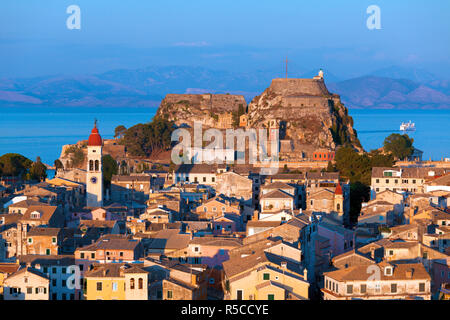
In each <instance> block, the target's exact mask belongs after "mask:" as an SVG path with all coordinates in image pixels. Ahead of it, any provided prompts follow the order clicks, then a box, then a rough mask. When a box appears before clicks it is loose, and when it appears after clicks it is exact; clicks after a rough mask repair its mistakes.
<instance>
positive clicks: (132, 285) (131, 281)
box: [130, 278, 134, 290]
mask: <svg viewBox="0 0 450 320" xmlns="http://www.w3.org/2000/svg"><path fill="white" fill-rule="evenodd" d="M130 289H131V290H133V289H134V278H131V279H130Z"/></svg>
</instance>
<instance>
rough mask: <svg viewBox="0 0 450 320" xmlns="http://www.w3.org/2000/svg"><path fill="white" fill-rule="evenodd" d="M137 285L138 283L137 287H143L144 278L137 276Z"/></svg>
mask: <svg viewBox="0 0 450 320" xmlns="http://www.w3.org/2000/svg"><path fill="white" fill-rule="evenodd" d="M138 285H139V289H143V288H144V279H142V278H139V281H138Z"/></svg>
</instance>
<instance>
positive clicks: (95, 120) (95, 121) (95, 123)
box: [94, 118, 97, 128]
mask: <svg viewBox="0 0 450 320" xmlns="http://www.w3.org/2000/svg"><path fill="white" fill-rule="evenodd" d="M94 127H96V128H97V118H95V119H94Z"/></svg>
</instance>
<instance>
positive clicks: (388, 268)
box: [384, 267, 392, 276]
mask: <svg viewBox="0 0 450 320" xmlns="http://www.w3.org/2000/svg"><path fill="white" fill-rule="evenodd" d="M384 275H386V276H391V275H392V267H386V268H385V269H384Z"/></svg>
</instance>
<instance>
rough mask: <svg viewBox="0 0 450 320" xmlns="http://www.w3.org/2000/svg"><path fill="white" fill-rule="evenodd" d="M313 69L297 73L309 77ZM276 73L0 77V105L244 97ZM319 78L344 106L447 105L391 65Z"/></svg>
mask: <svg viewBox="0 0 450 320" xmlns="http://www.w3.org/2000/svg"><path fill="white" fill-rule="evenodd" d="M317 71H318V70H314V71H310V72H307V73H304V74H301V75H300V76H299V77H303V78H311V77H313V76H314V75H316V74H317ZM280 76H281V75H280V74H279V73H276V72H273V71H257V72H251V73H250V72H241V73H234V72H229V71H217V70H212V69H207V68H201V67H187V66H167V67H148V68H142V69H136V70H112V71H109V72H105V73H102V74H96V75H91V76H61V75H55V76H47V77H38V78H26V79H0V106H23V105H36V106H39V105H42V106H73V107H77V106H92V107H96V106H109V107H128V106H129V107H141V106H142V107H156V106H158V105H159V103H160V101H161V100H162V99H163V98H164V96H165V95H166V94H167V93H230V94H241V95H243V96H244V97H245V98H246V100H247V101H250V100H251V99H252V98H253V97H254V96H256V95H259V94H261V93H262V92H263V91H264V89H265V88H267V87H268V86H269V85H270V82H271V80H272V79H273V78H277V77H280ZM292 76H294V75H292ZM325 81H326V83H327V86H328V88H329V90H330V91H331V92H334V93H337V94H340V95H341V98H342V101H343V102H344V103H345V105H346V106H347V107H349V108H378V109H380V108H381V109H382V108H384V109H447V108H450V81H449V80H441V79H438V78H436V77H435V76H434V75H433V74H431V73H429V72H427V71H425V70H421V69H408V68H402V67H395V66H393V67H389V68H385V69H381V70H378V71H375V72H373V73H371V74H370V75H367V76H363V77H358V78H353V79H348V80H344V81H340V79H339V78H338V77H336V76H335V75H333V74H332V73H331V72H329V71H328V70H325Z"/></svg>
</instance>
